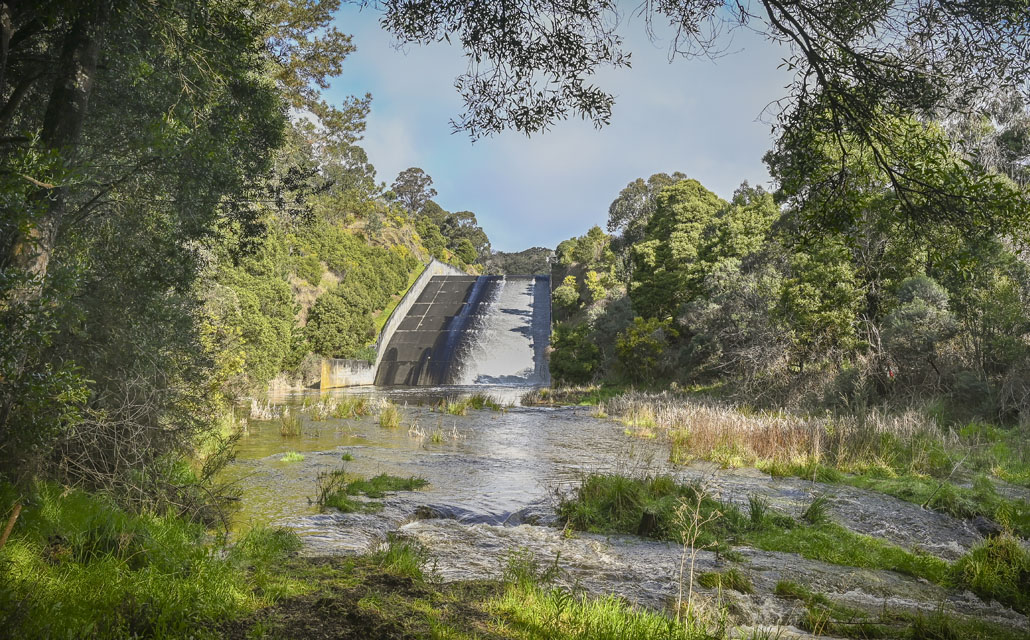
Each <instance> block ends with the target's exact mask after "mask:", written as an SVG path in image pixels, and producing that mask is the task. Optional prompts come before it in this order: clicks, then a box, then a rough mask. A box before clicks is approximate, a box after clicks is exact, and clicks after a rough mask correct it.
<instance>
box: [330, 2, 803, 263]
mask: <svg viewBox="0 0 1030 640" xmlns="http://www.w3.org/2000/svg"><path fill="white" fill-rule="evenodd" d="M336 25H337V27H338V28H339V29H340V30H341V31H343V32H344V33H349V34H351V35H352V36H353V42H354V44H355V45H356V46H357V51H356V52H355V53H353V54H351V56H349V57H348V58H347V60H346V62H345V64H344V69H343V74H342V75H341V76H340V77H339V78H337V79H336V80H335V81H334V82H333V84H332V86H331V88H330V89H329V90H328V92H327V97H328V98H329V100H330V101H333V100H334V99H343V98H344V97H346V96H349V95H364V94H365V93H371V94H372V110H371V113H370V114H369V117H368V122H367V129H366V131H365V136H364V139H363V140H362V141H361V142H359V144H360V145H361V146H362V147H364V149H365V150H366V152H367V153H368V156H369V159H370V161H371V162H372V164H373V165H375V167H376V171H377V179H378V180H379V181H385V182H386V183H387V184H390V183H392V182H393V180H394V178H395V177H396V176H397V174H398V173H400V172H401V171H403V170H404V169H406V168H408V167H421V168H422V169H423V170H424V171H425V172H426V173H428V174H429V175H430V176H431V177H432V178H433V187H434V188H435V189H436V190H437V192H438V195H437V196H436V198H435V200H436V201H437V203H439V204H440V206H442V207H443V208H444V209H446V210H448V211H463V210H468V211H472V212H474V213H475V214H476V217H477V218H478V220H479V224H480V225H481V226H482V227H483V228H484V229H485V230H486V233H487V235H488V236H489V237H490V241H491V244H492V246H493V248H494V249H496V250H501V251H520V250H522V249H527V248H529V247H534V246H544V247H550V248H554V247H555V246H557V244H558V243H559V242H561V241H562V240H564V239H566V238H570V237H573V236H579V235H582V234H584V233H585V232H586V231H587V229H589V228H590V227H591V226H593V225H595V224H596V225H600V226H601V227H602V228H604V226H605V224H606V222H607V220H608V205H609V204H611V202H612V200H614V199H615V197H616V196H617V195H618V194H619V191H621V190H622V189H623V188H624V187H625V186H626V185H627V184H628V183H629V182H631V181H633V180H635V179H636V178H646V177H648V176H650V175H651V174H653V173H658V172H666V173H671V172H673V171H682V172H683V173H685V174H687V175H688V176H690V177H692V178H696V179H697V180H699V181H700V182H701V183H702V184H703V185H705V186H706V187H707V188H709V189H710V190H712V191H714V192H715V193H716V194H718V195H720V196H722V197H723V198H729V197H730V196H732V194H733V191H734V190H735V189H736V188H737V186H739V185H740V183H741V182H743V181H744V180H747V181H748V182H750V183H751V184H760V185H763V186H768V184H769V174H768V171H767V170H766V167H765V165H764V164H763V163H762V156H763V154H764V153H765V152H766V151H767V150H769V148H770V147H771V145H772V142H773V137H772V132H771V123H772V122H773V120H774V115H775V113H774V112H773V111H770V110H769V109H767V107H769V104H770V103H771V102H772V101H774V100H777V99H779V98H781V97H783V96H784V95H786V93H787V90H786V86H787V85H788V84H789V82H790V76H789V74H788V73H787V72H786V71H784V70H782V69H779V68H778V67H779V65H780V63H781V62H782V59H783V57H784V55H785V53H784V50H782V49H780V48H779V47H778V46H777V45H775V44H772V43H769V42H767V41H765V40H764V39H763V38H762V37H761V36H759V35H757V34H754V33H752V32H749V31H746V30H737V31H736V32H734V33H733V34H732V41H731V43H730V46H729V47H728V49H729V51H728V52H727V54H726V55H724V56H722V57H720V58H718V59H717V60H715V61H711V60H707V59H692V60H684V59H682V58H678V59H676V60H674V61H673V62H672V63H670V62H669V59H668V41H667V40H665V41H662V40H659V41H657V42H651V41H650V40H649V39H648V38H647V36H646V33H645V30H644V24H643V21H642V20H641V19H639V18H638V19H632V20H630V21H629V22H628V24H624V25H623V29H622V34H623V36H624V37H625V39H626V48H627V50H629V51H632V65H633V66H632V68H630V69H618V70H610V69H609V70H604V71H602V72H601V73H599V74H598V75H597V77H596V78H597V79H596V82H597V84H598V85H600V86H601V87H603V88H605V89H606V90H608V91H610V92H612V93H613V94H614V95H615V97H616V100H615V106H614V108H613V111H612V122H611V124H610V125H609V126H607V127H604V128H603V129H600V130H597V129H595V128H593V126H592V125H591V124H590V123H589V122H584V121H581V120H578V119H576V120H568V121H564V122H559V123H557V124H556V125H555V126H554V127H552V128H551V129H550V130H549V131H547V132H545V133H542V134H536V135H534V136H532V137H526V136H525V135H524V134H520V133H517V132H505V133H503V134H500V135H497V136H494V137H491V138H485V139H479V140H477V141H475V142H473V141H471V140H470V139H469V137H468V135H467V134H465V133H453V132H452V128H451V125H450V120H451V119H452V118H457V117H458V116H459V115H460V114H461V113H462V111H463V103H462V100H461V98H460V96H459V95H458V93H457V91H456V90H455V89H454V79H455V78H456V77H457V76H458V75H460V74H461V73H462V72H463V71H464V70H465V68H466V62H465V58H464V55H463V51H462V49H461V48H460V46H452V45H448V44H434V45H431V46H428V47H419V46H407V47H405V48H402V49H399V48H397V46H396V44H395V41H394V39H393V38H392V36H390V35H389V34H387V33H386V32H385V31H383V30H382V29H381V28H380V26H379V23H378V13H377V12H375V11H374V10H373V9H368V8H366V9H364V10H361V9H359V7H356V6H354V5H351V4H344V7H343V8H342V9H341V10H340V12H339V13H338V14H337V16H336ZM659 35H661V34H659Z"/></svg>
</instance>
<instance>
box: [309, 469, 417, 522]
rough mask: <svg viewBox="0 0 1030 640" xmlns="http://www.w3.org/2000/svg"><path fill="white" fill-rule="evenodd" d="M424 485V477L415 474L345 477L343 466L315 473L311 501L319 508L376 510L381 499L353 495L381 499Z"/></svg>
mask: <svg viewBox="0 0 1030 640" xmlns="http://www.w3.org/2000/svg"><path fill="white" fill-rule="evenodd" d="M428 485H429V481H428V480H426V479H425V478H419V477H416V476H410V477H407V478H401V477H398V476H391V475H388V474H385V473H381V474H379V475H377V476H375V477H373V478H369V479H365V478H362V477H360V476H349V475H348V474H347V472H346V471H345V469H344V468H343V467H338V468H336V469H332V470H328V471H322V472H320V473H319V474H318V477H317V479H316V491H317V496H316V498H315V500H314V502H315V503H317V504H318V505H319V506H320V507H322V508H325V507H333V508H334V509H337V510H339V511H341V512H343V513H353V512H357V511H364V512H371V511H378V510H380V509H382V508H383V504H382V503H381V502H376V501H375V500H371V501H365V500H358V499H356V497H357V496H365V497H366V498H383V497H385V496H386V494H387V493H390V492H394V491H416V490H418V489H422V488H423V487H426V486H428Z"/></svg>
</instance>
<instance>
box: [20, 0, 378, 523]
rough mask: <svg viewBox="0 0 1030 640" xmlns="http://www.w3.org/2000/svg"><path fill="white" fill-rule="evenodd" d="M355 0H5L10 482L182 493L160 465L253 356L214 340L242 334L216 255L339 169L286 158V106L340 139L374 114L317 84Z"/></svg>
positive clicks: (231, 251) (344, 46)
mask: <svg viewBox="0 0 1030 640" xmlns="http://www.w3.org/2000/svg"><path fill="white" fill-rule="evenodd" d="M337 5H338V3H335V2H333V0H325V1H317V0H316V1H313V2H305V3H285V2H284V3H279V2H273V3H271V4H269V3H263V4H262V3H251V2H247V1H244V2H239V3H225V2H220V1H214V0H212V1H200V2H184V1H181V0H169V1H167V2H157V3H134V2H127V1H125V0H96V1H92V2H77V3H76V2H62V1H44V2H28V3H24V2H20V3H12V2H5V3H2V4H0V18H2V19H0V44H2V46H0V164H2V170H0V201H2V202H3V205H2V208H3V210H4V215H2V216H0V316H2V322H3V332H4V340H0V363H3V365H2V366H3V370H2V371H0V442H2V443H4V444H3V445H0V472H2V473H3V474H4V475H5V477H7V478H9V479H10V478H15V479H22V478H24V477H25V476H27V475H32V474H36V473H41V472H43V471H47V472H50V473H54V474H63V475H61V477H60V479H61V480H62V481H67V482H69V483H82V484H84V485H87V486H102V487H105V488H109V489H116V488H118V487H119V486H124V485H125V483H135V484H133V487H134V488H137V489H138V488H139V487H140V486H142V485H141V484H140V483H144V485H146V486H148V487H163V488H162V489H154V490H153V494H150V493H148V495H150V497H151V498H154V499H155V500H156V499H157V497H156V494H161V493H162V492H164V491H176V490H178V489H175V488H174V487H172V484H175V485H176V486H179V485H180V484H181V483H171V484H170V483H167V482H159V481H156V479H155V478H154V477H153V476H154V475H155V474H158V473H161V472H162V471H161V470H162V469H167V467H168V461H169V460H174V459H175V458H176V456H178V455H181V454H184V453H185V452H187V451H189V450H190V448H191V447H192V444H193V442H194V439H195V438H196V436H197V435H198V434H199V433H201V432H203V431H204V430H205V429H207V428H208V427H209V426H210V425H211V423H212V422H213V415H214V411H215V410H216V409H217V406H216V405H215V404H214V403H215V402H216V401H217V400H218V398H219V394H217V393H215V392H214V390H213V386H212V385H209V384H208V383H209V382H210V381H211V380H212V379H214V378H215V377H220V376H222V375H223V374H222V373H219V370H220V369H224V370H225V371H232V370H233V366H235V365H232V364H231V363H232V362H234V361H236V358H235V356H232V357H227V358H225V359H220V358H218V357H217V356H218V354H216V353H212V350H213V349H219V348H222V346H224V347H225V348H227V349H233V350H236V349H237V347H238V346H239V344H238V341H237V340H236V339H235V338H234V337H233V334H234V332H231V331H222V329H223V328H224V327H220V326H211V325H209V324H208V322H207V321H208V320H210V319H211V317H212V315H208V310H207V309H206V307H208V305H206V304H204V300H202V298H203V292H202V291H201V290H202V289H203V288H204V287H205V286H206V285H208V284H210V280H209V278H210V273H209V272H210V267H211V265H212V263H213V262H216V261H217V260H219V259H222V258H225V259H226V260H230V261H231V260H237V259H239V258H240V257H242V256H243V255H246V254H247V253H248V252H252V251H254V250H255V248H256V247H258V246H260V245H261V242H260V241H259V239H260V238H261V237H262V236H263V234H264V233H265V232H266V231H267V228H268V227H267V225H268V223H269V220H270V218H271V217H270V216H269V215H268V213H269V210H270V209H282V210H283V211H289V212H291V213H290V216H292V215H293V214H294V213H296V214H297V215H298V217H300V216H303V215H304V214H305V211H306V210H307V209H308V207H306V206H304V207H298V206H297V204H298V203H297V201H298V198H301V199H303V197H301V196H300V194H301V193H310V192H311V188H313V187H317V186H320V185H321V183H322V177H321V176H320V175H318V173H319V172H318V170H317V168H316V167H313V166H304V165H302V164H300V163H296V162H291V161H289V160H288V159H287V161H285V162H284V163H283V164H284V165H289V167H288V168H287V167H285V166H284V167H283V170H282V171H280V170H279V168H280V166H279V165H278V164H277V163H278V162H279V161H280V160H283V159H284V156H285V155H288V154H284V156H279V155H277V151H278V150H279V149H281V148H283V146H284V143H286V141H287V138H286V131H287V117H286V113H287V110H288V108H289V107H290V106H300V107H302V108H305V109H306V110H308V111H310V112H311V113H313V114H315V115H314V116H313V117H314V118H316V119H319V118H321V119H322V122H321V123H320V130H324V131H325V132H326V133H325V137H323V138H321V139H320V143H319V144H323V145H326V146H328V145H330V144H338V145H343V144H347V143H348V142H349V141H353V140H354V139H356V138H355V136H356V135H357V133H358V132H359V131H360V129H361V127H362V126H363V122H361V119H362V118H363V115H364V108H365V107H366V106H367V101H362V100H355V101H348V102H347V103H346V104H345V105H344V108H342V109H340V108H337V109H333V108H330V107H328V106H327V105H324V104H323V105H321V106H319V105H318V104H316V102H317V90H309V88H311V87H317V86H324V83H325V82H326V78H328V77H329V76H331V75H333V74H334V73H335V72H336V70H338V69H339V63H340V61H341V60H342V57H343V56H345V55H346V54H347V53H348V52H349V51H350V48H349V44H348V42H347V41H346V38H345V37H343V36H341V35H340V34H338V33H337V32H336V31H335V30H334V29H332V28H331V26H330V25H329V24H328V21H329V19H330V15H329V13H327V12H326V11H327V10H328V11H330V12H331V10H332V9H333V8H335V7H336V6H337ZM319 114H320V115H319ZM249 275H252V276H254V277H255V278H257V279H259V280H261V279H263V276H264V274H260V275H261V277H258V275H259V274H249ZM222 293H225V294H226V295H225V296H220V297H218V299H219V300H221V301H223V302H225V303H226V305H230V304H233V305H235V304H236V303H238V302H239V300H238V298H237V297H236V296H233V295H231V293H232V292H230V291H222ZM269 297H270V298H274V297H275V296H274V294H273V295H270V296H269ZM244 302H247V301H244ZM254 302H255V307H254V308H256V307H259V306H260V301H254ZM209 310H210V311H211V314H214V313H215V310H214V309H209ZM262 311H263V310H262ZM237 312H238V309H234V308H229V307H228V306H227V307H226V308H223V309H221V311H219V312H218V315H219V316H220V317H223V318H239V316H238V315H237ZM289 315H290V317H289V319H288V320H289V324H290V325H291V326H292V322H293V318H292V312H291V313H289ZM266 317H267V316H266ZM255 318H256V316H255ZM230 321H232V320H230ZM257 324H259V323H256V324H255V332H254V335H255V336H259V335H260V336H264V335H266V334H267V335H268V336H272V335H273V334H274V336H275V337H274V339H272V340H270V342H277V343H281V344H277V345H276V348H279V346H282V348H283V349H284V350H285V351H291V350H292V349H293V347H294V346H295V341H294V340H293V337H292V336H290V335H285V334H284V333H283V332H280V331H279V330H278V327H277V326H275V323H269V324H268V325H267V326H266V327H265V328H268V329H269V331H264V329H261V328H260V327H257ZM31 335H35V336H36V339H35V340H34V341H33V342H34V344H33V345H29V344H28V342H26V341H24V340H22V338H23V337H28V336H31ZM8 336H14V337H15V338H16V339H9V338H8ZM220 345H221V346H220ZM234 345H235V346H234ZM287 359H288V358H287ZM219 361H222V362H224V363H225V364H224V366H223V365H222V364H218V365H217V367H216V368H214V369H213V368H212V363H213V362H214V363H216V364H217V363H218V362H219ZM7 365H11V366H7ZM73 377H74V378H75V379H77V380H78V382H77V383H76V384H75V389H74V390H73V389H72V385H71V384H70V383H71V382H72V378H73ZM33 388H35V389H37V390H44V389H46V390H47V392H48V393H49V395H50V397H51V398H52V400H51V402H49V403H47V404H46V405H40V404H34V401H33V397H34V396H33V393H32V389H33ZM51 427H52V428H51ZM71 427H75V428H74V429H72V428H71ZM25 434H35V435H33V436H32V438H30V440H32V439H35V441H34V442H25V441H22V439H21V436H22V435H25ZM36 436H40V437H38V438H37V437H36ZM44 436H45V437H44ZM8 443H13V446H11V447H8ZM23 445H25V446H23ZM123 445H124V446H123ZM29 454H31V455H29ZM29 458H31V459H32V461H31V462H29V461H28V460H29ZM58 462H60V464H57V463H58ZM148 491H149V490H148ZM116 493H117V492H116ZM135 495H136V498H134V499H139V495H140V494H139V493H138V492H136V494H135ZM148 499H149V498H148ZM189 502H190V503H192V502H193V501H189ZM172 503H173V504H187V501H182V502H174V500H173V502H172ZM137 504H138V503H137ZM167 506H168V504H163V505H160V508H159V510H160V511H162V512H163V511H164V510H165V508H166V507H167Z"/></svg>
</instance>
